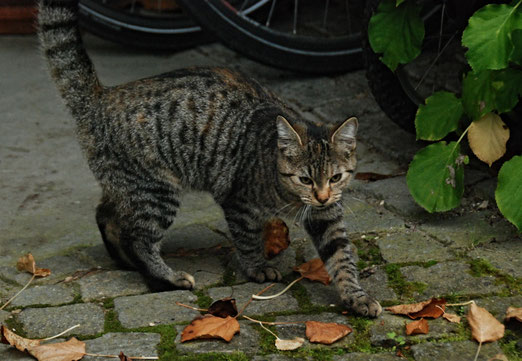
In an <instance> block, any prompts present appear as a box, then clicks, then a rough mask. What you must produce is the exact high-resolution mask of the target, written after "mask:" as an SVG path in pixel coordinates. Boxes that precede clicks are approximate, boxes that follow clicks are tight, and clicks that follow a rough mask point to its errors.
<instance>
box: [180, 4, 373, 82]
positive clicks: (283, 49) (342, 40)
mask: <svg viewBox="0 0 522 361" xmlns="http://www.w3.org/2000/svg"><path fill="white" fill-rule="evenodd" d="M179 3H180V5H182V6H183V7H184V8H185V9H186V10H187V12H188V13H190V14H191V16H192V17H193V18H194V19H195V20H197V21H198V22H199V23H200V24H201V26H202V27H204V28H208V29H209V30H210V31H212V32H213V33H214V34H216V36H217V37H219V38H220V40H221V41H222V42H223V43H224V44H226V45H227V46H229V47H230V48H232V49H234V50H236V51H238V52H240V53H242V54H244V55H246V56H248V57H250V58H253V59H254V60H258V61H260V62H263V63H266V64H269V65H274V66H277V67H280V68H284V69H290V70H296V71H303V72H310V73H334V72H343V71H348V70H354V69H359V68H361V67H362V64H363V61H362V48H361V45H360V42H361V31H360V30H361V19H362V16H361V15H362V12H363V8H362V7H361V6H360V4H358V3H357V2H353V4H352V3H351V2H349V1H347V0H344V1H343V0H327V1H326V2H319V1H317V0H294V1H293V2H289V1H281V2H277V1H276V0H236V1H234V0H230V1H227V0H202V1H193V0H180V1H179ZM289 15H290V16H289Z"/></svg>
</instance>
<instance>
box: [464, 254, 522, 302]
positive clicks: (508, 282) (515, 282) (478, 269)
mask: <svg viewBox="0 0 522 361" xmlns="http://www.w3.org/2000/svg"><path fill="white" fill-rule="evenodd" d="M468 264H469V266H470V274H471V275H472V276H474V277H484V276H493V277H495V278H496V283H497V284H501V285H504V286H506V288H505V289H504V290H503V291H502V292H500V293H499V294H498V296H502V297H507V296H513V295H517V294H521V293H522V279H520V278H515V277H513V276H510V275H507V274H505V273H503V272H502V271H500V270H498V269H496V268H495V267H493V266H492V265H491V264H490V263H489V262H488V261H487V260H485V259H483V258H474V259H472V260H469V261H468Z"/></svg>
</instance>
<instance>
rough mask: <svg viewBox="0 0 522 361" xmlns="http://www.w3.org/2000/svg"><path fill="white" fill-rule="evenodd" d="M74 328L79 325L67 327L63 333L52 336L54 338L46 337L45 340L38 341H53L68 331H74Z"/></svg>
mask: <svg viewBox="0 0 522 361" xmlns="http://www.w3.org/2000/svg"><path fill="white" fill-rule="evenodd" d="M76 327H80V324H77V325H74V326H73V327H69V328H68V329H67V330H65V331H63V332H60V333H59V334H57V335H54V336H51V337H47V338H42V339H41V340H40V341H50V340H54V339H55V338H58V337H60V336H62V335H64V334H66V333H67V332H69V331H72V330H74V329H75V328H76Z"/></svg>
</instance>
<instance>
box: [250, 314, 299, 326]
mask: <svg viewBox="0 0 522 361" xmlns="http://www.w3.org/2000/svg"><path fill="white" fill-rule="evenodd" d="M241 317H244V318H246V319H247V320H249V321H252V322H257V323H263V324H265V325H269V326H276V325H297V324H299V323H306V321H294V322H269V321H259V320H256V319H254V318H252V317H248V316H245V315H243V316H241Z"/></svg>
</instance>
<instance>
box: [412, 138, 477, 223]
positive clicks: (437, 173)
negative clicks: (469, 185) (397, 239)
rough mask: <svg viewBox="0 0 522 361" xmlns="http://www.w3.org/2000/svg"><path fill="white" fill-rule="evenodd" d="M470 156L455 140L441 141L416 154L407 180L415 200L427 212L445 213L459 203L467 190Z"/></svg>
mask: <svg viewBox="0 0 522 361" xmlns="http://www.w3.org/2000/svg"><path fill="white" fill-rule="evenodd" d="M464 163H467V157H465V156H462V155H460V145H459V144H458V143H456V142H451V143H449V144H446V142H438V143H435V144H431V145H428V146H427V147H426V148H423V149H421V150H420V151H418V152H417V154H415V157H413V160H412V162H411V163H410V167H409V169H408V173H407V175H406V182H407V183H408V188H409V190H410V193H411V195H412V196H413V199H415V201H416V202H417V203H418V204H419V205H421V206H422V207H423V208H425V209H426V210H427V211H428V212H430V213H431V212H443V211H447V210H450V209H453V208H455V207H456V206H458V205H459V203H460V199H461V198H462V193H463V192H464V169H463V167H462V165H463V164H464Z"/></svg>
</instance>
